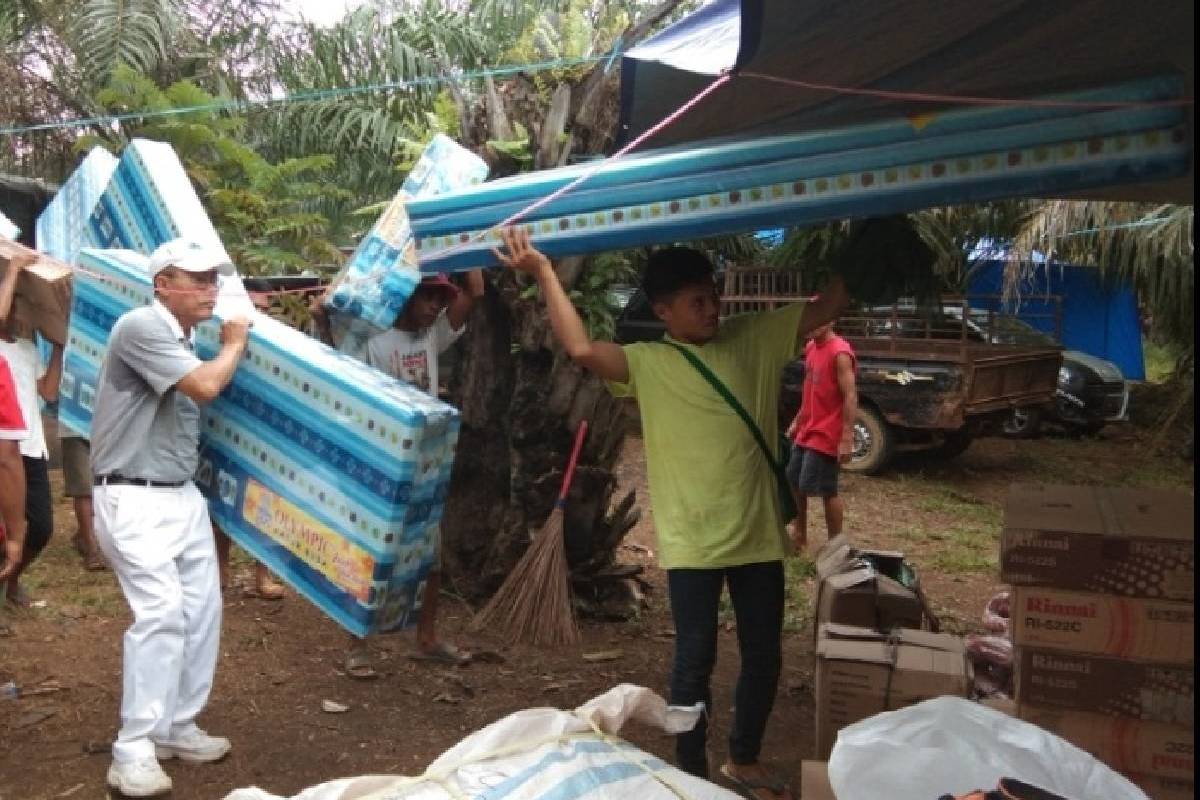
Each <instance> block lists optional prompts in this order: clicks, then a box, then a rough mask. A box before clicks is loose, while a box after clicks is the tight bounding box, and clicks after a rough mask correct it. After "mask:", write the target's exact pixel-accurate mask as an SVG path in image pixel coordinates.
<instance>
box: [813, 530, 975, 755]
mask: <svg viewBox="0 0 1200 800" xmlns="http://www.w3.org/2000/svg"><path fill="white" fill-rule="evenodd" d="M817 582H818V583H817V585H818V589H817V602H816V623H815V628H816V630H817V645H816V652H817V670H816V673H817V674H816V706H817V709H816V712H817V714H816V716H817V720H816V729H817V731H816V733H817V758H819V759H821V760H824V759H827V758H828V757H829V753H830V752H831V751H832V750H833V745H834V742H835V741H836V740H837V735H838V731H840V730H841V729H842V728H844V727H846V726H847V725H851V724H853V723H855V722H858V721H859V720H863V719H866V718H867V717H871V716H874V715H875V714H878V713H880V712H883V711H894V710H895V709H898V708H903V707H905V706H909V705H913V704H914V703H919V702H921V701H923V700H928V699H930V698H933V697H939V696H941V695H947V694H954V695H958V696H960V697H965V696H966V695H967V693H968V692H969V691H970V689H971V668H970V663H969V662H968V661H967V658H966V650H965V648H964V645H963V640H962V638H960V637H958V636H952V635H949V634H944V633H937V632H933V631H928V630H921V628H923V627H934V628H936V627H937V621H936V619H934V618H933V615H932V614H931V613H930V612H929V610H928V608H927V606H926V604H925V602H924V598H923V596H922V594H921V589H920V583H919V582H918V580H917V575H916V572H915V571H914V570H913V568H912V566H911V565H910V564H909V563H908V562H907V561H905V559H904V555H903V554H902V553H895V552H890V551H882V550H864V549H860V548H856V547H855V546H854V545H853V544H852V543H851V542H850V541H849V540H847V539H846V538H845V537H842V536H839V537H837V538H835V539H833V540H832V541H830V542H829V544H828V545H826V546H825V547H824V548H823V549H822V550H821V552H820V553H819V554H818V556H817Z"/></svg>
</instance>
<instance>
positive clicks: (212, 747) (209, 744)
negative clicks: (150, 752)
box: [154, 728, 233, 764]
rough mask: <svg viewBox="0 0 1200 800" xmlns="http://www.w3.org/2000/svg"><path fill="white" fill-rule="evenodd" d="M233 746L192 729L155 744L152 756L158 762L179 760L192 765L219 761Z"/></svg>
mask: <svg viewBox="0 0 1200 800" xmlns="http://www.w3.org/2000/svg"><path fill="white" fill-rule="evenodd" d="M232 746H233V745H231V744H230V743H229V740H228V739H226V738H225V737H224V736H209V735H208V734H207V733H205V732H204V731H202V730H200V729H199V728H192V729H191V730H189V731H187V732H186V733H184V734H181V735H180V736H177V737H176V738H174V739H172V740H171V741H169V742H155V743H154V755H156V756H158V760H159V761H166V760H167V759H170V758H179V759H181V760H183V761H187V762H189V763H192V764H204V763H207V762H209V761H220V760H221V759H222V758H224V757H225V755H226V754H227V753H228V752H229V750H230V748H231V747H232Z"/></svg>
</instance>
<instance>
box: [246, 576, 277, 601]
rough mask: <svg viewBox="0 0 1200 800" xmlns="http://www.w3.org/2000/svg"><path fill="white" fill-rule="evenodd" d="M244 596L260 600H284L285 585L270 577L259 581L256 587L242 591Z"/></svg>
mask: <svg viewBox="0 0 1200 800" xmlns="http://www.w3.org/2000/svg"><path fill="white" fill-rule="evenodd" d="M242 594H244V595H245V596H246V597H255V598H258V599H259V600H282V599H283V584H282V583H279V582H278V581H275V580H272V579H271V578H269V577H268V578H265V579H263V580H261V581H258V582H257V583H256V584H255V585H254V586H247V587H246V588H245V589H243V590H242Z"/></svg>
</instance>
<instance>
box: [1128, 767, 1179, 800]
mask: <svg viewBox="0 0 1200 800" xmlns="http://www.w3.org/2000/svg"><path fill="white" fill-rule="evenodd" d="M1125 777H1126V778H1128V779H1129V780H1130V781H1132V782H1133V784H1134V785H1135V786H1137V787H1138V788H1139V789H1141V790H1142V791H1143V792H1145V793H1146V796H1147V797H1149V798H1150V800H1193V798H1195V796H1196V782H1195V781H1194V780H1192V779H1190V778H1162V777H1157V776H1155V775H1138V774H1136V773H1133V774H1130V773H1126V774H1125Z"/></svg>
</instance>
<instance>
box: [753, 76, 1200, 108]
mask: <svg viewBox="0 0 1200 800" xmlns="http://www.w3.org/2000/svg"><path fill="white" fill-rule="evenodd" d="M738 77H741V78H758V79H759V80H764V81H769V82H771V83H781V84H783V85H785V86H794V87H796V88H799V89H812V90H815V91H818V92H832V93H833V94H849V95H859V96H863V97H877V98H881V99H884V100H910V101H913V102H917V103H953V104H956V105H971V106H1024V107H1027V108H1167V107H1173V106H1185V107H1186V106H1191V105H1194V104H1195V101H1194V100H1193V99H1192V98H1190V97H1180V98H1176V99H1174V100H1053V99H1047V98H1035V97H1030V98H1019V97H980V96H977V95H960V94H930V93H926V92H893V91H888V90H887V89H861V88H854V87H851V86H838V85H837V84H834V83H815V82H813V81H802V80H798V79H795V78H780V77H777V76H775V75H764V74H762V73H761V72H739V73H738Z"/></svg>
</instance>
